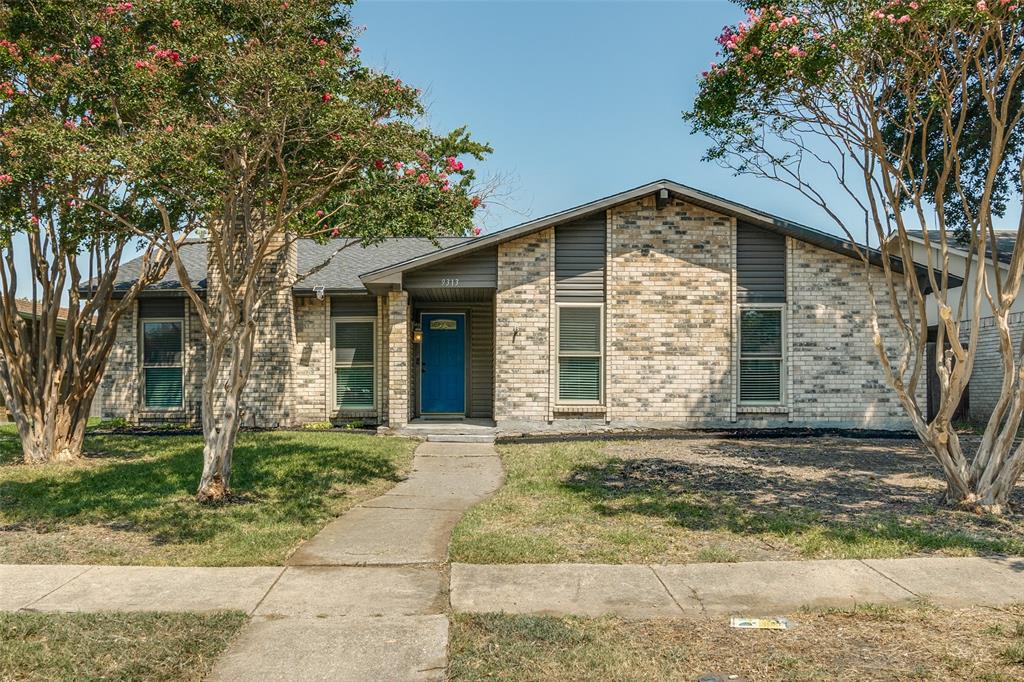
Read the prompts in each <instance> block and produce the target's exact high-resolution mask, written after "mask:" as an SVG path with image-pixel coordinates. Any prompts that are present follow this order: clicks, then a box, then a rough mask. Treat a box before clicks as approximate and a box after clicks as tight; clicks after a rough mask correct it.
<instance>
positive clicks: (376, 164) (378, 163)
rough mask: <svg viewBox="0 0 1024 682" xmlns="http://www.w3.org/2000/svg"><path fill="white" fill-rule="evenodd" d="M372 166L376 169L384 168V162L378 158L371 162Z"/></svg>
mask: <svg viewBox="0 0 1024 682" xmlns="http://www.w3.org/2000/svg"><path fill="white" fill-rule="evenodd" d="M373 166H374V168H376V169H377V170H382V169H383V168H384V162H383V161H381V160H380V159H377V160H376V161H374V162H373Z"/></svg>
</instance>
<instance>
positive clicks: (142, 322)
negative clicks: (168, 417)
mask: <svg viewBox="0 0 1024 682" xmlns="http://www.w3.org/2000/svg"><path fill="white" fill-rule="evenodd" d="M167 322H178V323H180V324H181V334H179V336H178V338H179V340H180V342H181V362H179V363H177V364H170V363H158V364H147V363H146V325H147V324H159V323H167ZM138 331H139V374H140V375H141V376H140V380H139V388H140V389H141V391H140V393H141V395H140V396H139V401H140V402H141V403H142V409H143V410H145V411H146V412H180V411H181V410H184V409H185V318H184V317H140V318H139V330H138ZM161 367H163V368H178V369H180V370H181V403H179V404H178V405H175V406H173V407H154V406H151V405H147V404H146V370H147V369H150V368H161Z"/></svg>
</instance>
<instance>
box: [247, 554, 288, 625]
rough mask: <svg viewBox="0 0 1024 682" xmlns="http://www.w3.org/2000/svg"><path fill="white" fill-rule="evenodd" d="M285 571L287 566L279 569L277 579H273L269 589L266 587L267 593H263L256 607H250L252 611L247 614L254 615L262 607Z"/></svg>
mask: <svg viewBox="0 0 1024 682" xmlns="http://www.w3.org/2000/svg"><path fill="white" fill-rule="evenodd" d="M287 570H288V566H282V567H281V572H280V573H278V574H277V577H275V578H274V582H272V583H270V587H268V588H267V591H266V592H264V593H263V596H262V597H260V600H259V601H258V602H256V606H254V607H252V611H250V612H249V615H250V616H254V615H256V612H257V611H258V610H259V608H260V607H261V606H263V602H264V601H266V600H267V596H268V595H270V593H271V591H273V589H274V588H275V587H277V583H278V581H279V580H281V576H283V575H284V573H285V571H287Z"/></svg>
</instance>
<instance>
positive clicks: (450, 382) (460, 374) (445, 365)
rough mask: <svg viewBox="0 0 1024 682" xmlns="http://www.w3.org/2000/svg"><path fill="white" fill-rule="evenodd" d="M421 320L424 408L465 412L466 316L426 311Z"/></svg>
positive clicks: (431, 410) (421, 378) (444, 412)
mask: <svg viewBox="0 0 1024 682" xmlns="http://www.w3.org/2000/svg"><path fill="white" fill-rule="evenodd" d="M420 324H421V325H422V329H423V348H421V349H420V412H422V413H423V414H465V413H466V316H465V315H464V314H462V313H459V314H442V313H424V314H423V316H422V317H421V318H420Z"/></svg>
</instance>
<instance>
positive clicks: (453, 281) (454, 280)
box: [441, 277, 459, 289]
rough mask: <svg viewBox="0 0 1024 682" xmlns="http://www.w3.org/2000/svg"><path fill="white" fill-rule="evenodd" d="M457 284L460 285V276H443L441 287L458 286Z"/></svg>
mask: <svg viewBox="0 0 1024 682" xmlns="http://www.w3.org/2000/svg"><path fill="white" fill-rule="evenodd" d="M457 286H459V278H458V277H442V278H441V287H442V288H444V289H451V288H454V287H457Z"/></svg>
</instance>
